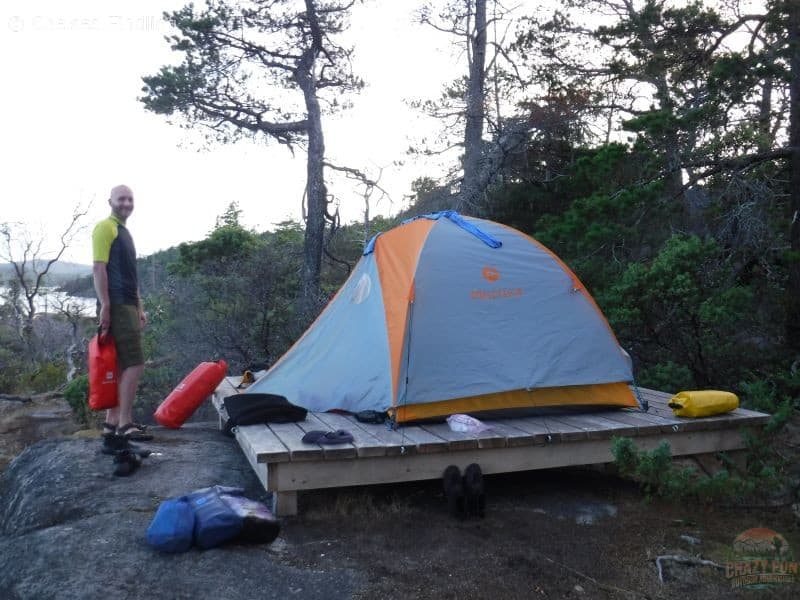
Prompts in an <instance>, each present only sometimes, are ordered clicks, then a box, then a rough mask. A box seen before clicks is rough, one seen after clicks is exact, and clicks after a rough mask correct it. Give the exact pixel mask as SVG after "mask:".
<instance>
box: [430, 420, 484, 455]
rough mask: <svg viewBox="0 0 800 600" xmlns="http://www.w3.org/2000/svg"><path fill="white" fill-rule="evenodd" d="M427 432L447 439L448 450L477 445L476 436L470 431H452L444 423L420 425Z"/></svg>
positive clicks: (469, 447) (467, 448) (463, 448)
mask: <svg viewBox="0 0 800 600" xmlns="http://www.w3.org/2000/svg"><path fill="white" fill-rule="evenodd" d="M420 428H421V429H423V430H424V431H427V432H428V433H431V434H433V435H435V436H437V437H440V438H442V439H443V440H445V441H447V448H448V450H471V449H473V448H477V447H478V438H477V437H476V436H475V435H474V434H471V433H464V432H461V431H453V430H452V429H450V426H449V425H447V424H446V423H430V424H426V425H420Z"/></svg>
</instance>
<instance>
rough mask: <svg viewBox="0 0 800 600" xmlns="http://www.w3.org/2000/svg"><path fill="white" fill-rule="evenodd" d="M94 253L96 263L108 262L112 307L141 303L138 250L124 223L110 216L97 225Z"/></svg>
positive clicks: (93, 235)
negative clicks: (137, 265) (137, 261)
mask: <svg viewBox="0 0 800 600" xmlns="http://www.w3.org/2000/svg"><path fill="white" fill-rule="evenodd" d="M92 254H93V256H94V261H95V262H104V263H106V271H107V273H108V297H109V301H110V302H111V304H138V303H139V277H138V274H137V272H136V248H135V247H134V245H133V238H132V237H131V234H130V232H129V231H128V230H127V228H126V227H125V224H124V223H122V221H120V220H119V219H117V218H116V217H115V216H113V215H111V216H110V217H108V218H107V219H104V220H102V221H100V222H99V223H98V224H97V225H95V228H94V231H93V232H92Z"/></svg>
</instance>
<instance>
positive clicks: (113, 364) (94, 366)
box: [89, 332, 119, 410]
mask: <svg viewBox="0 0 800 600" xmlns="http://www.w3.org/2000/svg"><path fill="white" fill-rule="evenodd" d="M118 383H119V381H118V376H117V347H116V346H115V345H114V338H112V337H111V335H110V334H109V333H108V332H106V333H98V334H97V335H95V336H94V337H93V338H92V339H91V340H90V341H89V408H91V409H92V410H103V409H105V408H114V407H115V406H116V405H117V384H118Z"/></svg>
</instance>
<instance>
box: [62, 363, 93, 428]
mask: <svg viewBox="0 0 800 600" xmlns="http://www.w3.org/2000/svg"><path fill="white" fill-rule="evenodd" d="M64 398H65V399H66V400H67V402H68V403H69V405H70V407H71V408H72V414H73V415H75V420H76V421H77V422H78V423H82V424H83V425H88V424H89V423H90V421H91V414H92V413H91V411H90V410H89V377H88V376H87V375H79V376H78V377H76V378H75V379H73V380H72V381H70V382H69V383H68V384H67V387H66V388H64Z"/></svg>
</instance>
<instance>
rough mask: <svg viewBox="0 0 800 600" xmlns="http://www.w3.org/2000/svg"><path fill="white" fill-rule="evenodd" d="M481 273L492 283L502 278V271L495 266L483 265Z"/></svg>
mask: <svg viewBox="0 0 800 600" xmlns="http://www.w3.org/2000/svg"><path fill="white" fill-rule="evenodd" d="M481 275H483V278H484V279H485V280H486V281H488V282H490V283H494V282H495V281H497V280H498V279H500V271H498V270H497V269H495V268H494V267H483V270H482V271H481Z"/></svg>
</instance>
